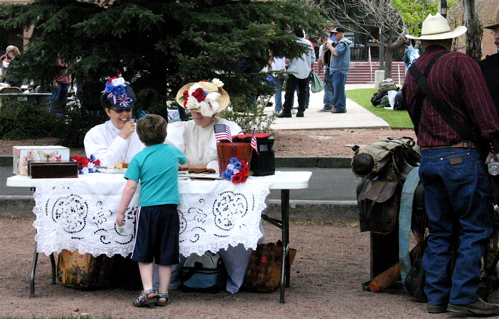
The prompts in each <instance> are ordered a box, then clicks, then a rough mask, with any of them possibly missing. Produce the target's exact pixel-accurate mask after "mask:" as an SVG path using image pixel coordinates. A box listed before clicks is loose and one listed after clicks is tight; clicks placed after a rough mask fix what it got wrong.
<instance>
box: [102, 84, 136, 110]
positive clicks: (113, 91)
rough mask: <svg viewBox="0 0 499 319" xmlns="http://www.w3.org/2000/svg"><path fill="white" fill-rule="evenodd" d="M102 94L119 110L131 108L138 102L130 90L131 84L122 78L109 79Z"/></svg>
mask: <svg viewBox="0 0 499 319" xmlns="http://www.w3.org/2000/svg"><path fill="white" fill-rule="evenodd" d="M102 93H103V94H104V95H105V96H106V98H107V100H108V101H109V103H111V105H112V106H114V107H115V108H117V109H122V110H123V109H128V108H131V107H133V105H134V104H135V101H136V100H137V99H136V98H135V95H133V93H132V91H131V89H130V85H129V83H128V82H126V81H125V79H123V78H122V77H121V76H120V77H114V78H110V79H108V80H107V81H106V87H105V88H104V91H103V92H102Z"/></svg>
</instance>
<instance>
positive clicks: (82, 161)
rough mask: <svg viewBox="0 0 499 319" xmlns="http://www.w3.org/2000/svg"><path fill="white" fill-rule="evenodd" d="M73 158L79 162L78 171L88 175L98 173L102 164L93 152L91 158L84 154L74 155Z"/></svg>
mask: <svg viewBox="0 0 499 319" xmlns="http://www.w3.org/2000/svg"><path fill="white" fill-rule="evenodd" d="M71 159H72V160H73V161H75V162H77V163H78V173H79V174H83V175H86V174H88V173H98V172H99V170H98V169H97V167H98V166H100V160H98V159H95V156H94V155H93V154H91V155H90V158H86V157H83V156H73V157H71Z"/></svg>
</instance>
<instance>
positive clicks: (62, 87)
mask: <svg viewBox="0 0 499 319" xmlns="http://www.w3.org/2000/svg"><path fill="white" fill-rule="evenodd" d="M57 66H58V68H59V69H60V71H59V75H58V76H57V77H56V78H55V79H54V80H53V81H52V96H51V103H50V110H51V111H54V112H57V113H61V112H62V111H63V110H64V109H65V108H66V102H67V100H68V92H69V85H70V84H71V75H70V74H68V72H67V70H66V69H67V67H68V66H69V64H68V63H67V62H64V61H63V60H62V59H61V58H57Z"/></svg>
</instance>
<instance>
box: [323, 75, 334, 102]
mask: <svg viewBox="0 0 499 319" xmlns="http://www.w3.org/2000/svg"><path fill="white" fill-rule="evenodd" d="M333 92H334V89H333V76H332V74H331V73H330V72H329V69H326V70H325V72H324V100H323V101H324V109H325V110H332V109H333V106H334V104H333Z"/></svg>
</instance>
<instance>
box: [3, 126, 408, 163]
mask: <svg viewBox="0 0 499 319" xmlns="http://www.w3.org/2000/svg"><path fill="white" fill-rule="evenodd" d="M387 136H388V137H393V138H398V137H402V136H408V137H412V138H415V135H414V131H413V130H408V129H403V130H399V129H336V130H303V131H277V132H275V133H274V138H275V140H274V148H275V154H276V156H281V157H294V156H321V157H322V156H324V157H345V156H346V157H351V156H352V155H353V151H352V148H351V147H352V146H353V145H366V144H371V143H373V142H375V141H376V139H378V138H380V137H387ZM57 144H58V139H56V138H50V139H37V140H24V141H8V140H0V155H11V154H12V146H14V145H57ZM71 155H80V156H81V155H85V154H84V151H83V149H72V150H71Z"/></svg>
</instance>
